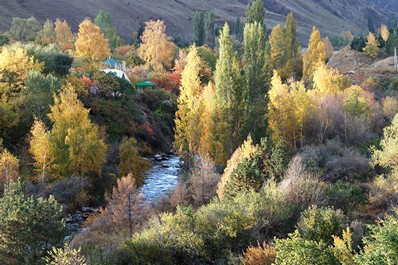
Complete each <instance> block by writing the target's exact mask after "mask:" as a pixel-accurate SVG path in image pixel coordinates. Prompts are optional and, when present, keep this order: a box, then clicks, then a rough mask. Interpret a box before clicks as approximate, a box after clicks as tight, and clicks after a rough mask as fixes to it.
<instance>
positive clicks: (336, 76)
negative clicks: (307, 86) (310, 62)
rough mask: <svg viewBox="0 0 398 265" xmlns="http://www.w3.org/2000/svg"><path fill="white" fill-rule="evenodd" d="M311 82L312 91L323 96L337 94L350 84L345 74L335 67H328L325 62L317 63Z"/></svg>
mask: <svg viewBox="0 0 398 265" xmlns="http://www.w3.org/2000/svg"><path fill="white" fill-rule="evenodd" d="M313 82H314V88H315V89H314V92H315V93H317V94H320V95H323V96H326V95H337V93H338V92H339V91H343V90H344V89H346V88H347V87H349V86H350V85H351V82H350V80H349V79H348V77H347V76H345V75H343V74H341V73H340V72H339V71H338V70H336V69H331V68H328V67H327V65H326V64H321V65H319V66H318V68H317V69H316V70H315V72H314V76H313Z"/></svg>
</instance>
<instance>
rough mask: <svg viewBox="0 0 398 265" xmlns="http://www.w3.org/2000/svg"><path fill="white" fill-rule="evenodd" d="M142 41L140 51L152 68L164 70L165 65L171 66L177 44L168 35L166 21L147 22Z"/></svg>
mask: <svg viewBox="0 0 398 265" xmlns="http://www.w3.org/2000/svg"><path fill="white" fill-rule="evenodd" d="M141 42H142V43H141V45H140V47H139V49H138V53H139V55H140V57H141V58H142V59H143V60H144V61H145V62H146V63H147V64H148V66H149V67H150V68H152V69H153V70H162V69H163V67H166V68H170V67H171V65H172V62H173V59H174V54H175V49H176V46H175V44H174V43H173V42H172V39H171V38H170V37H168V36H167V35H166V25H165V24H164V21H162V20H157V21H153V20H150V21H148V22H145V30H144V32H143V33H142V36H141Z"/></svg>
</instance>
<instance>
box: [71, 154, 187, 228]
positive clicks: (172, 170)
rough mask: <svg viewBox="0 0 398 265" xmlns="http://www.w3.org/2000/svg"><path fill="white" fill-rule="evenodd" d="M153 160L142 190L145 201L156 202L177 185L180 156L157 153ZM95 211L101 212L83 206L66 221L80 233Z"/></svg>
mask: <svg viewBox="0 0 398 265" xmlns="http://www.w3.org/2000/svg"><path fill="white" fill-rule="evenodd" d="M152 162H153V167H152V168H151V169H149V170H148V171H147V173H146V174H145V179H144V185H143V186H142V187H141V188H140V190H142V191H143V193H144V201H145V202H148V203H150V204H155V203H156V202H157V200H158V199H159V197H161V196H163V195H166V194H169V193H170V192H172V191H173V190H174V188H175V187H176V186H177V183H178V175H179V172H180V158H179V157H178V156H173V155H170V156H168V155H156V156H155V157H154V158H153V160H152ZM94 212H97V213H99V208H91V207H83V208H82V209H81V210H80V211H76V213H74V214H70V215H68V216H67V217H66V218H65V221H66V224H67V227H68V228H69V229H70V230H71V231H72V234H76V233H80V232H81V231H82V227H81V225H82V224H83V222H84V221H85V220H86V219H87V217H88V216H89V215H90V214H92V213H94Z"/></svg>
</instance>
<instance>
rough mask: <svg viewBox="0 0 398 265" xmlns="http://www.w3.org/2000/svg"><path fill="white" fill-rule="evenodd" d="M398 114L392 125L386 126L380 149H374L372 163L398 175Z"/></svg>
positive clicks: (395, 175)
mask: <svg viewBox="0 0 398 265" xmlns="http://www.w3.org/2000/svg"><path fill="white" fill-rule="evenodd" d="M397 139H398V114H397V115H395V117H394V119H393V120H392V123H391V125H390V126H387V127H385V128H384V137H383V139H382V140H381V141H380V147H381V149H380V150H374V151H373V156H372V163H373V164H374V165H380V166H381V167H383V168H386V169H388V170H391V171H392V174H393V176H394V177H395V178H397V177H398V161H397V159H396V157H397V156H398V141H397Z"/></svg>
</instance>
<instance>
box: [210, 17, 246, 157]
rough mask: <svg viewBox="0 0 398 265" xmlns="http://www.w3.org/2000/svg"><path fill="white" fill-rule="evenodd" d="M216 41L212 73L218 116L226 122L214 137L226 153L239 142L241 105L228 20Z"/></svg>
mask: <svg viewBox="0 0 398 265" xmlns="http://www.w3.org/2000/svg"><path fill="white" fill-rule="evenodd" d="M219 42H220V49H219V58H218V60H217V64H216V71H215V75H214V80H215V85H216V95H217V107H218V108H219V111H220V114H219V116H218V117H217V119H219V121H218V122H220V123H221V124H224V123H225V124H227V129H226V130H223V131H222V132H219V134H218V136H217V137H218V141H220V143H222V146H223V148H224V151H223V153H224V154H226V157H229V156H230V155H232V152H233V151H234V150H235V149H236V148H237V147H238V146H239V139H240V138H241V133H242V125H243V117H242V116H243V115H242V113H243V111H244V109H243V106H242V100H243V98H242V92H243V91H242V87H243V86H242V76H241V65H240V62H239V60H238V55H237V53H236V51H235V50H234V44H233V40H232V37H231V36H230V34H229V26H228V24H225V26H224V27H223V29H222V31H221V34H220V39H219ZM225 162H226V161H225Z"/></svg>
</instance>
